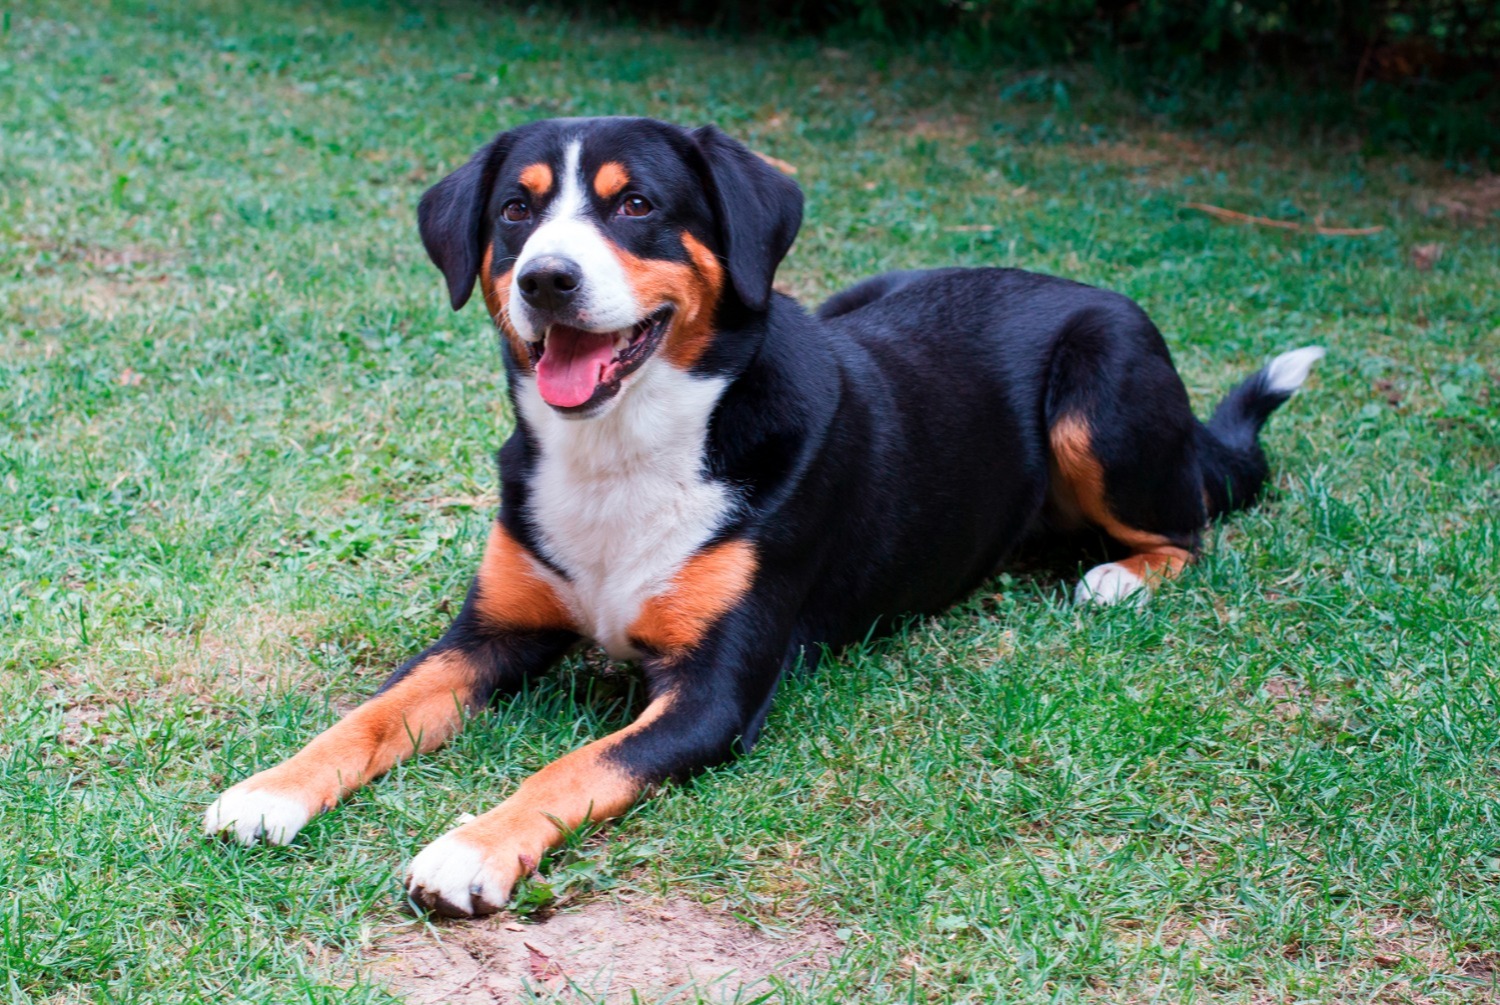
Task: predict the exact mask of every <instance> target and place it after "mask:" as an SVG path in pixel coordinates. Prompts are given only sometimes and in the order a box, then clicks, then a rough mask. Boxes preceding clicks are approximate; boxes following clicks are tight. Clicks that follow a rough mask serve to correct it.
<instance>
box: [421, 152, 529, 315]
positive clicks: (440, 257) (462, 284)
mask: <svg viewBox="0 0 1500 1005" xmlns="http://www.w3.org/2000/svg"><path fill="white" fill-rule="evenodd" d="M510 146H511V134H510V133H501V134H500V135H499V136H496V137H495V138H494V139H492V140H490V141H489V142H488V143H486V144H485V145H484V146H482V147H480V148H479V152H478V153H476V154H475V155H474V156H473V157H470V158H469V161H468V163H467V164H465V165H464V166H463V167H461V168H459V169H458V170H457V171H455V172H453V173H452V174H450V175H449V176H448V177H446V178H444V179H443V180H442V181H440V182H438V183H437V184H436V185H434V186H432V188H430V189H428V190H427V191H426V193H425V194H423V196H422V201H421V202H420V203H418V204H417V227H418V229H420V230H421V232H422V245H423V247H425V248H426V249H427V257H428V258H431V259H432V262H433V264H434V265H436V266H437V267H438V268H439V269H441V270H442V273H443V278H444V279H446V280H448V296H449V298H450V299H451V300H452V301H453V309H454V310H458V309H459V308H460V307H462V306H463V305H464V304H466V303H468V302H469V296H470V294H472V293H473V292H474V279H475V278H476V277H477V276H478V275H479V262H480V258H481V257H482V256H483V253H484V252H483V249H482V248H481V246H480V245H481V242H482V241H483V240H484V233H483V229H484V210H485V206H486V205H487V204H488V203H489V199H490V190H491V189H492V188H494V186H495V174H496V172H498V171H499V170H500V165H501V163H502V162H503V161H504V160H505V155H506V153H508V152H509V150H510Z"/></svg>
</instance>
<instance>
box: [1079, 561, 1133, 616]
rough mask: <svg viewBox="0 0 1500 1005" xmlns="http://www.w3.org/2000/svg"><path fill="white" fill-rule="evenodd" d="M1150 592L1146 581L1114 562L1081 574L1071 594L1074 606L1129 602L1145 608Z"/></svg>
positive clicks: (1097, 566)
mask: <svg viewBox="0 0 1500 1005" xmlns="http://www.w3.org/2000/svg"><path fill="white" fill-rule="evenodd" d="M1150 596H1151V591H1150V590H1147V589H1146V581H1145V580H1144V579H1142V578H1141V577H1140V576H1137V575H1136V574H1135V573H1133V572H1131V571H1130V570H1129V569H1127V568H1125V567H1124V566H1123V565H1120V564H1118V563H1116V562H1106V563H1104V564H1103V565H1096V566H1094V567H1093V568H1092V569H1090V570H1089V571H1088V572H1086V573H1084V574H1083V579H1082V581H1080V582H1079V584H1078V589H1077V590H1076V591H1075V592H1074V594H1073V602H1074V603H1076V604H1118V603H1120V602H1121V601H1129V602H1131V603H1133V604H1134V605H1135V606H1137V607H1145V606H1146V600H1147V598H1149V597H1150Z"/></svg>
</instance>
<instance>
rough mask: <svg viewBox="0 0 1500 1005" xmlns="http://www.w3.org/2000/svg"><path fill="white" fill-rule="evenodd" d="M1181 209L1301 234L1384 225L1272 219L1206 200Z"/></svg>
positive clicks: (1370, 230)
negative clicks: (1314, 222)
mask: <svg viewBox="0 0 1500 1005" xmlns="http://www.w3.org/2000/svg"><path fill="white" fill-rule="evenodd" d="M1182 208H1183V209H1196V210H1198V212H1200V213H1207V214H1208V215H1209V216H1211V217H1213V218H1214V219H1215V220H1224V221H1227V222H1229V223H1246V224H1249V225H1251V226H1254V227H1275V228H1276V229H1277V230H1294V231H1297V232H1298V233H1302V234H1319V235H1322V236H1323V237H1368V236H1369V235H1370V234H1378V233H1380V232H1381V231H1383V230H1385V228H1384V227H1381V226H1376V227H1324V226H1322V225H1321V224H1313V225H1311V226H1309V225H1307V224H1303V223H1296V222H1294V221H1292V220H1273V219H1271V218H1270V217H1269V216H1253V215H1251V214H1250V213H1241V212H1239V211H1237V210H1233V209H1225V208H1224V207H1223V206H1212V205H1210V204H1208V203H1206V202H1185V203H1183V204H1182Z"/></svg>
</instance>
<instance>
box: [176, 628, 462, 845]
mask: <svg viewBox="0 0 1500 1005" xmlns="http://www.w3.org/2000/svg"><path fill="white" fill-rule="evenodd" d="M478 676H479V675H478V673H477V668H476V667H475V666H474V665H473V664H472V663H471V662H470V660H469V659H468V658H467V657H465V656H464V655H463V654H462V653H460V652H457V651H454V650H449V651H446V652H439V653H437V654H435V655H432V656H429V657H427V658H426V659H424V660H423V661H422V662H421V663H419V664H417V665H416V666H415V667H413V668H412V669H411V670H410V671H408V672H407V673H406V675H405V676H403V677H402V678H401V679H400V680H398V681H397V682H396V683H395V684H394V685H392V686H391V687H390V688H389V689H388V690H386V691H383V692H382V693H380V694H378V695H376V696H375V697H373V698H371V699H370V700H369V701H367V702H365V703H364V704H363V705H360V706H359V707H358V708H356V709H355V710H354V711H352V712H350V713H349V714H348V715H346V716H345V717H344V718H342V719H340V720H339V721H338V722H337V723H335V724H334V725H333V726H331V727H330V728H328V729H326V730H324V731H323V732H322V733H320V734H319V735H318V736H317V737H316V738H314V739H313V741H312V742H311V743H309V744H308V745H307V746H306V747H303V748H302V750H301V751H300V752H298V753H297V754H296V755H294V756H292V757H290V758H288V759H287V760H285V761H283V762H281V763H280V764H278V765H276V767H274V768H268V769H266V770H265V771H262V772H260V773H259V774H256V775H252V776H251V777H249V778H247V779H245V780H244V781H243V782H240V783H239V784H238V785H236V786H234V787H233V788H231V789H229V790H228V791H226V792H225V793H224V794H223V795H221V796H220V797H219V798H218V799H216V800H214V803H213V805H212V806H210V807H209V808H208V813H207V814H206V815H205V817H204V828H205V830H207V831H208V832H209V833H211V834H212V833H218V832H224V833H227V834H229V835H231V836H233V837H234V838H236V839H237V840H239V841H240V842H241V843H242V844H254V843H255V842H256V841H260V840H265V841H269V842H270V843H271V844H286V843H287V842H288V841H290V840H291V839H292V838H293V837H294V836H295V835H296V833H297V832H298V831H299V830H301V829H302V828H303V827H304V826H305V825H306V824H307V822H308V821H309V820H311V819H312V818H313V817H315V816H317V815H318V814H319V813H322V812H323V811H324V810H328V809H331V808H332V807H333V806H334V804H336V803H337V802H338V801H339V800H340V799H342V798H343V797H344V796H346V795H348V794H349V793H350V792H353V791H354V790H355V789H357V788H359V787H360V786H361V785H363V784H365V783H366V782H368V781H370V780H371V779H372V778H375V777H377V776H379V775H382V774H384V773H385V772H386V771H389V770H390V769H391V768H392V767H393V766H394V765H395V764H397V763H398V762H399V761H402V760H405V759H406V758H408V757H411V756H412V755H413V754H416V753H425V752H426V751H429V750H433V749H435V748H437V747H439V746H441V745H442V744H443V743H444V742H446V741H447V740H448V739H449V738H450V737H451V736H453V734H454V733H456V732H458V730H459V728H460V727H461V725H462V724H463V720H464V716H465V714H466V712H467V710H468V709H469V708H470V707H471V704H472V695H473V684H474V681H475V680H476V679H477V678H478Z"/></svg>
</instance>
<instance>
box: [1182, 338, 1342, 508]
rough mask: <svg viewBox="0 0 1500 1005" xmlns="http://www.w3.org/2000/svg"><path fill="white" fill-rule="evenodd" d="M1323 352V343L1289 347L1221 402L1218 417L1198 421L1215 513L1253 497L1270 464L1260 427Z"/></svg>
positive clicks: (1206, 486)
mask: <svg viewBox="0 0 1500 1005" xmlns="http://www.w3.org/2000/svg"><path fill="white" fill-rule="evenodd" d="M1322 357H1323V350H1322V349H1321V348H1319V347H1318V346H1307V347H1306V348H1303V349H1293V350H1292V351H1291V352H1284V353H1282V354H1281V355H1280V356H1277V357H1276V358H1275V359H1273V360H1271V362H1270V363H1269V364H1267V365H1266V366H1265V367H1264V368H1263V369H1261V370H1259V371H1257V372H1256V373H1255V374H1254V375H1253V376H1251V377H1250V379H1249V380H1246V381H1245V382H1244V383H1243V384H1240V385H1239V386H1238V387H1236V388H1235V389H1234V390H1233V391H1230V392H1229V394H1228V395H1227V396H1226V397H1225V398H1224V400H1223V401H1221V402H1219V407H1218V408H1216V409H1215V410H1214V414H1213V418H1211V419H1209V420H1208V422H1207V423H1200V424H1199V426H1198V459H1199V464H1200V466H1201V467H1202V468H1203V493H1204V497H1205V498H1206V499H1207V501H1208V513H1209V516H1210V517H1215V516H1219V515H1220V514H1222V513H1228V512H1230V511H1231V510H1237V509H1241V508H1243V507H1245V506H1249V505H1250V504H1251V503H1253V502H1254V501H1255V499H1256V497H1257V496H1259V495H1260V493H1261V490H1262V489H1264V488H1265V485H1266V478H1267V477H1268V475H1269V474H1270V468H1269V466H1268V465H1267V464H1266V455H1265V452H1264V451H1262V450H1261V448H1260V429H1261V427H1262V426H1264V425H1265V424H1266V420H1267V419H1269V418H1270V417H1271V413H1272V412H1274V411H1276V409H1277V408H1279V407H1280V406H1281V405H1282V403H1283V402H1285V401H1286V400H1287V399H1288V398H1290V397H1291V396H1292V395H1293V394H1295V393H1296V392H1297V388H1299V387H1301V386H1302V384H1303V382H1304V381H1306V380H1307V375H1308V373H1309V371H1311V370H1312V365H1313V364H1314V363H1316V362H1317V361H1318V360H1319V359H1321V358H1322Z"/></svg>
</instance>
